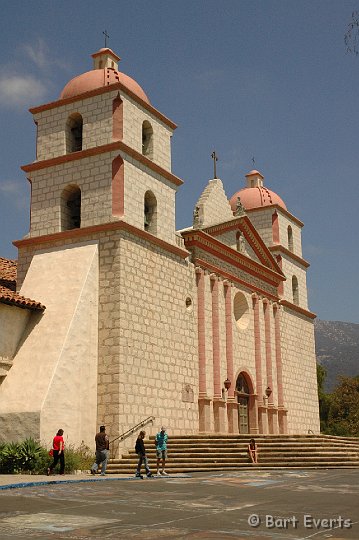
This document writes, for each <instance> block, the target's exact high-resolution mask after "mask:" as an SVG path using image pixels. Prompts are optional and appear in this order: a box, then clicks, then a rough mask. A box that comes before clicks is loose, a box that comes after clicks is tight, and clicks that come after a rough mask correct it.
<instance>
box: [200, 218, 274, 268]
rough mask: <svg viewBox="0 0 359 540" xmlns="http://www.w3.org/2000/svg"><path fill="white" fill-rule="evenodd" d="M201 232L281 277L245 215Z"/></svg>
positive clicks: (270, 255)
mask: <svg viewBox="0 0 359 540" xmlns="http://www.w3.org/2000/svg"><path fill="white" fill-rule="evenodd" d="M202 230H203V231H204V232H206V233H207V234H209V235H210V236H213V237H215V238H216V239H217V240H219V241H220V242H223V244H225V245H227V246H229V247H231V248H232V249H233V250H235V251H237V252H240V253H241V254H242V255H244V256H246V257H249V258H250V259H252V260H255V261H257V262H258V263H260V264H261V265H263V266H266V267H267V268H269V269H271V270H273V271H274V272H278V273H279V274H281V275H283V273H282V271H281V269H280V267H279V265H278V264H277V261H276V259H275V258H274V256H273V255H272V253H271V252H270V250H269V249H268V247H267V246H266V244H265V242H264V241H263V240H262V238H261V236H260V235H259V233H258V232H257V230H256V228H255V227H254V225H253V223H252V222H251V220H250V219H249V217H248V216H247V215H245V214H244V215H242V216H240V217H238V218H237V219H231V220H230V221H228V222H226V223H220V224H218V225H214V226H211V227H205V228H203V229H202ZM238 235H239V238H238Z"/></svg>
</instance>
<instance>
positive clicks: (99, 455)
mask: <svg viewBox="0 0 359 540" xmlns="http://www.w3.org/2000/svg"><path fill="white" fill-rule="evenodd" d="M95 442H96V461H95V463H94V464H93V465H92V467H91V474H93V475H95V474H96V472H97V469H98V467H99V465H101V476H105V474H106V467H107V460H108V456H109V453H110V441H109V438H108V436H107V435H106V426H100V431H99V433H96V436H95Z"/></svg>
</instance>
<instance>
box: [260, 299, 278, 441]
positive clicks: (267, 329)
mask: <svg viewBox="0 0 359 540" xmlns="http://www.w3.org/2000/svg"><path fill="white" fill-rule="evenodd" d="M263 309H264V333H265V350H266V372H267V385H268V386H269V388H270V389H271V390H272V393H271V395H270V396H269V398H268V426H269V433H278V419H277V410H276V409H275V407H274V393H273V367H272V336H271V310H270V304H269V301H268V299H267V298H265V299H264V300H263Z"/></svg>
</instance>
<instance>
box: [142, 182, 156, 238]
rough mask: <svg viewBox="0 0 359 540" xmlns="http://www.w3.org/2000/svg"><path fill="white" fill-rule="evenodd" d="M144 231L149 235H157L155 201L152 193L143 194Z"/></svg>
mask: <svg viewBox="0 0 359 540" xmlns="http://www.w3.org/2000/svg"><path fill="white" fill-rule="evenodd" d="M144 229H145V231H147V232H150V233H151V234H157V200H156V197H155V196H154V194H153V193H152V191H146V193H145V200H144Z"/></svg>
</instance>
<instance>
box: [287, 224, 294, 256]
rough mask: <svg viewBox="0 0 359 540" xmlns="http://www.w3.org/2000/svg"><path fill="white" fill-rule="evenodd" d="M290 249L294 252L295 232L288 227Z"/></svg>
mask: <svg viewBox="0 0 359 540" xmlns="http://www.w3.org/2000/svg"><path fill="white" fill-rule="evenodd" d="M288 249H289V251H294V249H293V231H292V227H291V226H290V225H288Z"/></svg>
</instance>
